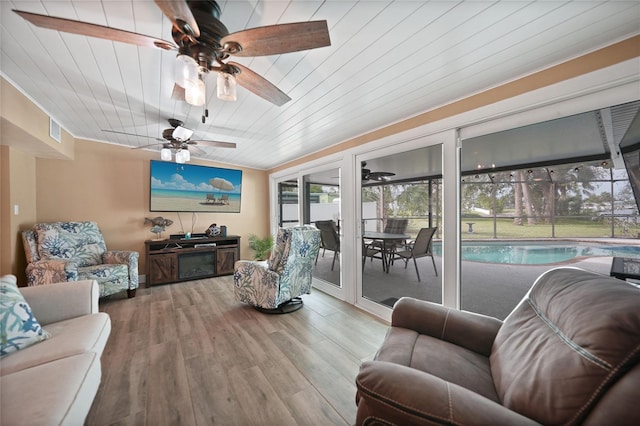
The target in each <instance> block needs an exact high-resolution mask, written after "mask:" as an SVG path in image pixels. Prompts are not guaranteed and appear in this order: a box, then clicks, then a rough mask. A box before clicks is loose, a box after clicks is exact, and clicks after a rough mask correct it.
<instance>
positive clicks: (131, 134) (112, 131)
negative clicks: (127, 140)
mask: <svg viewBox="0 0 640 426" xmlns="http://www.w3.org/2000/svg"><path fill="white" fill-rule="evenodd" d="M102 131H103V132H108V133H118V134H120V135H127V136H137V137H140V138H150V139H155V140H157V141H160V142H164V139H160V138H156V137H154V136H145V135H136V134H135V133H127V132H118V131H117V130H107V129H102Z"/></svg>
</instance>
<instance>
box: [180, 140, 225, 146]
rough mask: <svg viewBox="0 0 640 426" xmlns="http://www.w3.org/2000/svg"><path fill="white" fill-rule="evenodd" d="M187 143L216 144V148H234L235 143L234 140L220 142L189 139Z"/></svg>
mask: <svg viewBox="0 0 640 426" xmlns="http://www.w3.org/2000/svg"><path fill="white" fill-rule="evenodd" d="M188 143H189V145H191V144H200V145H208V146H216V147H218V148H235V147H236V144H235V143H234V142H221V141H199V140H198V141H189V142H188Z"/></svg>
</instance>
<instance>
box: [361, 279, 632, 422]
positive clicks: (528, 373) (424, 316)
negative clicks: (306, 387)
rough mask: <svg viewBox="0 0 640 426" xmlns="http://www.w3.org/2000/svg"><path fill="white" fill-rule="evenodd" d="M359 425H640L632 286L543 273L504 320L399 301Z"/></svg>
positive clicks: (374, 364) (366, 377)
mask: <svg viewBox="0 0 640 426" xmlns="http://www.w3.org/2000/svg"><path fill="white" fill-rule="evenodd" d="M356 385H357V395H356V402H357V404H358V412H357V418H356V424H357V425H378V424H381V425H390V424H394V425H414V424H423V425H434V424H453V425H529V424H549V425H551V424H553V425H560V424H562V425H574V424H584V425H594V426H596V425H597V426H602V425H640V289H639V288H638V287H635V286H633V285H631V284H629V283H627V282H625V281H622V280H618V279H615V278H610V277H607V276H603V275H599V274H595V273H591V272H587V271H584V270H581V269H577V268H558V269H553V270H551V271H548V272H545V273H544V274H542V275H541V276H540V277H539V278H538V279H537V280H536V282H535V284H534V285H533V287H532V288H531V290H530V291H529V293H528V294H527V295H526V296H525V297H524V298H523V300H522V301H521V302H520V303H519V304H518V306H516V308H515V309H514V310H513V312H511V314H510V315H509V316H508V317H507V318H506V319H505V320H504V322H502V321H500V320H497V319H495V318H489V317H485V316H482V315H477V314H473V313H469V312H464V311H458V310H454V309H448V308H445V307H443V306H441V305H437V304H433V303H429V302H425V301H420V300H416V299H411V298H402V299H400V300H399V301H398V302H397V303H396V305H395V306H394V309H393V316H392V323H391V328H390V329H389V332H388V333H387V336H386V338H385V340H384V342H383V344H382V346H381V348H380V350H379V351H378V353H377V354H376V357H375V360H374V361H367V362H364V363H363V364H362V367H361V369H360V372H359V374H358V377H357V379H356Z"/></svg>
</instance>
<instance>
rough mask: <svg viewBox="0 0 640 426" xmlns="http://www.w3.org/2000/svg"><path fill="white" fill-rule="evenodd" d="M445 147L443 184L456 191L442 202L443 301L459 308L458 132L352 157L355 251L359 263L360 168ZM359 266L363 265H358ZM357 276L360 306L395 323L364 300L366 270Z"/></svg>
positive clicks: (388, 313)
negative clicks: (373, 161) (371, 162)
mask: <svg viewBox="0 0 640 426" xmlns="http://www.w3.org/2000/svg"><path fill="white" fill-rule="evenodd" d="M434 145H441V146H442V170H443V174H442V184H443V188H455V191H451V190H448V189H447V190H444V191H443V201H442V211H443V213H442V215H443V227H442V301H443V304H444V305H445V306H450V307H457V306H458V303H457V300H458V294H457V280H458V279H457V277H458V276H459V273H458V269H459V266H458V265H457V264H456V263H457V262H458V258H459V255H458V253H459V241H460V238H459V221H458V220H457V211H458V210H459V209H458V200H459V196H458V194H459V191H460V188H459V178H458V173H459V168H460V167H459V156H458V149H457V145H458V141H457V131H455V130H451V131H445V132H441V133H436V134H432V135H427V136H422V137H418V138H415V139H411V140H409V141H405V142H400V143H397V144H393V145H388V146H386V147H382V148H379V149H375V150H373V149H368V150H366V151H364V150H363V151H364V152H362V153H357V154H354V155H353V157H352V168H353V170H354V171H355V181H354V189H355V191H354V192H355V196H354V197H353V205H352V211H353V214H354V219H353V223H355V224H356V232H355V233H354V234H353V238H354V241H353V247H354V248H355V252H356V260H360V259H362V234H363V232H364V230H363V229H362V219H363V218H362V208H361V205H362V170H361V167H360V164H361V162H362V161H367V160H371V159H374V158H379V157H384V156H387V155H391V154H397V153H398V152H404V151H412V150H414V149H418V148H424V147H428V146H434ZM451 215H453V217H454V218H455V220H446V218H447V216H449V217H451ZM358 265H361V263H360V262H358ZM355 273H356V281H355V282H356V294H355V296H356V298H355V304H356V306H359V307H361V308H362V309H364V310H366V311H368V312H371V313H372V314H374V315H376V316H379V317H381V318H384V319H386V320H388V321H390V320H391V308H389V307H386V306H384V305H380V304H378V303H376V302H374V301H372V300H369V299H366V298H365V297H364V296H363V291H362V285H363V282H362V280H363V274H362V268H361V267H358V268H355Z"/></svg>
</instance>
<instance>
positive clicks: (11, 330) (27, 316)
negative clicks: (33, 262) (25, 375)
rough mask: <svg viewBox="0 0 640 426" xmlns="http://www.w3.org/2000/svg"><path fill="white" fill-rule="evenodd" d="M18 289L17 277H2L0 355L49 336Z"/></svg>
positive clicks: (0, 281)
mask: <svg viewBox="0 0 640 426" xmlns="http://www.w3.org/2000/svg"><path fill="white" fill-rule="evenodd" d="M50 336H51V335H50V334H49V333H47V332H46V331H45V330H44V329H43V328H42V327H41V326H40V323H39V322H38V320H36V319H35V317H34V316H33V313H32V312H31V308H30V307H29V304H28V303H27V302H26V300H24V296H22V293H20V290H18V285H17V283H16V277H14V276H13V275H5V276H3V277H1V278H0V356H5V355H8V354H10V353H12V352H16V351H18V350H20V349H23V348H26V347H27V346H30V345H33V344H34V343H38V342H40V341H42V340H45V339H47V338H49V337H50Z"/></svg>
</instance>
